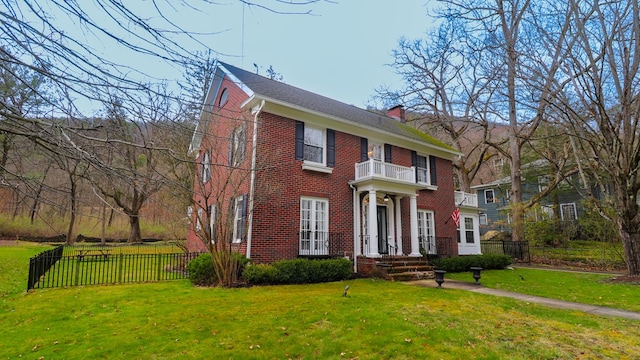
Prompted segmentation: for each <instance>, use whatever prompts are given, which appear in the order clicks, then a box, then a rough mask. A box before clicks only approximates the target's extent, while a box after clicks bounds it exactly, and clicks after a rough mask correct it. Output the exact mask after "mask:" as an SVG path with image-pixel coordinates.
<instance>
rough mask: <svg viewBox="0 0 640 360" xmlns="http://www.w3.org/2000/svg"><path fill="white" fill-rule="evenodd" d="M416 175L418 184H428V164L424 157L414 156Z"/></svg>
mask: <svg viewBox="0 0 640 360" xmlns="http://www.w3.org/2000/svg"><path fill="white" fill-rule="evenodd" d="M416 169H417V170H416V174H417V176H418V182H421V183H425V184H428V183H429V163H428V162H427V157H426V156H421V155H417V156H416Z"/></svg>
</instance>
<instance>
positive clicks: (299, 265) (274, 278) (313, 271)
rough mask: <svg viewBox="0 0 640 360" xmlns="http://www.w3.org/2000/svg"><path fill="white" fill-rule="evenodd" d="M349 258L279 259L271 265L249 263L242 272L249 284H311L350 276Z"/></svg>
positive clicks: (344, 278) (351, 267)
mask: <svg viewBox="0 0 640 360" xmlns="http://www.w3.org/2000/svg"><path fill="white" fill-rule="evenodd" d="M352 275H353V264H352V263H351V261H350V260H349V259H344V258H341V259H328V260H308V259H295V260H279V261H276V262H274V263H273V264H271V265H250V266H247V267H246V268H245V270H244V272H243V273H242V277H243V278H244V280H245V281H246V282H247V283H248V284H250V285H279V284H312V283H321V282H331V281H340V280H346V279H349V278H351V276H352Z"/></svg>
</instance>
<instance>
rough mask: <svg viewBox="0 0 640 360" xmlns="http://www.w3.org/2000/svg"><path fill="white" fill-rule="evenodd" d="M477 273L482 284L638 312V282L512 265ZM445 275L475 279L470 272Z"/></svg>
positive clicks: (599, 275)
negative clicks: (619, 281) (510, 268)
mask: <svg viewBox="0 0 640 360" xmlns="http://www.w3.org/2000/svg"><path fill="white" fill-rule="evenodd" d="M481 276H482V278H481V279H480V282H481V283H482V285H483V286H485V287H490V288H495V289H501V290H507V291H514V292H519V293H523V294H529V295H537V296H544V297H549V298H554V299H560V300H565V301H575V302H582V303H587V304H593V305H599V306H608V307H613V308H617V309H623V310H630V311H637V312H640V285H637V284H621V283H612V282H610V281H609V280H610V279H611V277H612V276H611V275H602V274H592V273H575V272H565V271H551V270H538V269H527V268H518V267H515V268H514V270H489V271H482V272H481ZM521 276H522V277H521ZM447 278H449V279H454V280H463V281H471V282H473V281H475V280H474V279H473V277H472V275H471V273H470V272H466V273H456V274H453V273H452V274H446V275H445V279H447ZM523 279H524V280H523Z"/></svg>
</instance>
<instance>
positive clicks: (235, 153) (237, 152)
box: [229, 125, 246, 166]
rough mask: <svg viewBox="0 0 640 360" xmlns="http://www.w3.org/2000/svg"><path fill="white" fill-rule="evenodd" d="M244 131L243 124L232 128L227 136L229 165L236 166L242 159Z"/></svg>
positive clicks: (244, 141)
mask: <svg viewBox="0 0 640 360" xmlns="http://www.w3.org/2000/svg"><path fill="white" fill-rule="evenodd" d="M245 147H246V133H245V127H244V125H240V126H238V127H237V128H235V129H233V131H232V132H231V136H230V138H229V166H238V165H240V164H241V163H242V162H243V161H244V153H245Z"/></svg>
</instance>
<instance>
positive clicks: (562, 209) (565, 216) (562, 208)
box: [560, 203, 578, 221]
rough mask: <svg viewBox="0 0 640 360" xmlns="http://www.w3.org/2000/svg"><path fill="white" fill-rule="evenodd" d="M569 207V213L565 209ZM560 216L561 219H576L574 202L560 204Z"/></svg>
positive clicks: (576, 212) (576, 213)
mask: <svg viewBox="0 0 640 360" xmlns="http://www.w3.org/2000/svg"><path fill="white" fill-rule="evenodd" d="M569 209H571V215H570V214H568V213H567V212H566V211H567V210H569ZM560 217H561V218H562V220H563V221H573V220H578V211H577V210H576V203H564V204H560Z"/></svg>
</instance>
